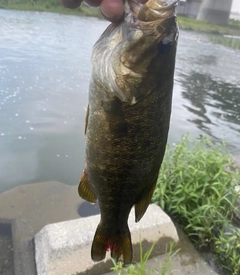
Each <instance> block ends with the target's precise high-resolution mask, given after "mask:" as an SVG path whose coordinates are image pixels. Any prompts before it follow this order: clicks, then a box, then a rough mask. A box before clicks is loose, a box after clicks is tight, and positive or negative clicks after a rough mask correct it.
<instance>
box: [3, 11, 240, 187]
mask: <svg viewBox="0 0 240 275" xmlns="http://www.w3.org/2000/svg"><path fill="white" fill-rule="evenodd" d="M107 25H108V23H107V22H105V21H101V20H98V19H96V18H84V17H77V16H68V15H59V14H51V13H39V12H24V11H12V10H11V11H8V10H0V156H1V157H0V192H3V191H6V190H9V189H11V188H13V187H15V186H18V185H20V184H25V183H34V182H42V181H49V180H57V181H60V182H64V183H66V184H70V185H76V184H78V182H79V177H80V175H81V173H82V170H83V166H84V147H85V141H84V137H83V132H84V119H85V112H86V107H87V101H88V85H89V80H90V76H91V62H90V55H91V50H92V46H93V44H94V42H95V41H96V40H97V38H98V37H99V35H100V34H101V33H102V31H103V30H104V29H105V28H106V26H107ZM239 63H240V51H235V50H232V49H230V48H226V47H224V46H221V45H216V44H213V43H211V42H210V41H209V38H208V36H207V35H204V34H199V33H194V32H187V31H181V32H180V37H179V47H178V53H177V60H176V73H175V87H174V96H173V110H172V118H171V128H170V133H169V143H170V144H174V143H176V142H177V141H178V140H179V139H180V137H181V135H182V134H185V133H186V132H189V133H190V134H191V136H192V137H193V138H195V137H199V135H202V134H204V135H207V136H209V137H211V138H213V139H214V140H215V141H222V140H225V141H226V142H227V144H228V147H229V150H230V152H231V153H232V154H235V155H239V154H240V73H239V72H240V64H239Z"/></svg>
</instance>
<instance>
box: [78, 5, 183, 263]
mask: <svg viewBox="0 0 240 275" xmlns="http://www.w3.org/2000/svg"><path fill="white" fill-rule="evenodd" d="M176 4H177V1H176V0H149V1H148V2H147V3H146V4H145V5H142V4H139V3H138V2H137V1H134V0H128V1H125V17H124V19H123V21H122V22H121V23H119V24H111V25H110V26H109V27H108V28H107V29H106V30H105V32H104V33H103V34H102V36H101V37H100V39H99V40H98V41H97V42H96V44H95V46H94V48H93V54H92V63H93V71H92V78H91V82H90V88H89V106H88V111H87V116H86V125H85V135H86V166H85V169H84V173H83V175H82V177H81V180H80V184H79V188H78V191H79V195H80V196H81V197H82V198H84V199H85V200H87V201H89V202H92V203H94V202H96V200H98V202H99V207H100V211H101V220H100V223H99V225H98V227H97V230H96V233H95V236H94V240H93V244H92V250H91V256H92V259H93V260H94V261H100V260H103V259H104V258H105V255H106V251H107V250H111V256H112V257H113V258H114V259H116V260H118V259H119V257H120V256H121V255H122V256H123V259H124V263H125V264H128V263H130V262H131V261H132V244H131V235H130V232H129V228H128V223H127V222H128V216H129V213H130V210H131V208H132V207H133V206H135V220H136V222H137V221H139V220H140V219H141V218H142V216H143V215H144V213H145V211H146V209H147V207H148V205H149V203H150V200H151V197H152V194H153V191H154V188H155V185H156V181H157V177H158V173H159V169H160V165H161V162H162V159H163V156H164V152H165V147H166V143H167V137H168V130H169V121H170V114H171V103H172V89H173V76H174V67H175V54H176V47H177V37H178V26H177V23H176V18H175V6H176Z"/></svg>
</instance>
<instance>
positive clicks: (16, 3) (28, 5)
mask: <svg viewBox="0 0 240 275" xmlns="http://www.w3.org/2000/svg"><path fill="white" fill-rule="evenodd" d="M1 8H2V9H15V10H29V11H44V12H53V13H62V14H69V15H80V16H83V15H84V16H95V17H99V18H100V17H101V14H100V12H99V10H98V9H96V8H91V7H88V6H86V5H81V6H80V7H79V8H77V9H67V8H65V7H63V6H62V5H61V4H60V2H59V1H58V0H46V1H44V0H0V9H1Z"/></svg>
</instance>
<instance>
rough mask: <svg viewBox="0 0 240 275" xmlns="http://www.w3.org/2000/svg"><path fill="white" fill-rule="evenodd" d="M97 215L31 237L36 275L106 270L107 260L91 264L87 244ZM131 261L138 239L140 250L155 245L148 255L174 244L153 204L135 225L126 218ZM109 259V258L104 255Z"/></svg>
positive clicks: (165, 221)
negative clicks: (140, 243) (33, 237)
mask: <svg viewBox="0 0 240 275" xmlns="http://www.w3.org/2000/svg"><path fill="white" fill-rule="evenodd" d="M99 219H100V217H99V215H96V216H92V217H88V218H84V219H77V220H72V221H68V222H61V223H57V224H50V225H47V226H45V227H44V228H43V229H42V230H41V231H40V232H39V233H38V234H37V235H36V236H35V259H36V268H37V274H38V275H59V274H61V275H64V274H66V275H70V274H74V273H75V274H76V273H77V272H78V273H79V274H91V275H94V274H96V275H100V274H103V273H104V272H107V271H109V267H110V261H109V260H106V261H107V263H106V261H105V262H100V263H97V264H94V263H93V262H92V260H91V257H90V250H91V244H92V240H93V237H94V233H95V230H96V227H97V224H98V222H99ZM129 228H130V231H131V236H132V243H133V249H134V260H137V259H139V254H138V251H139V247H138V245H139V240H140V238H141V240H142V246H143V251H147V250H148V249H149V248H150V247H151V245H152V243H153V242H156V245H155V247H154V251H153V253H152V255H156V254H157V255H159V254H162V253H164V252H165V249H166V245H167V244H169V242H170V241H174V242H178V240H179V239H178V234H177V231H176V228H175V226H174V225H173V223H172V221H171V219H170V218H169V217H168V216H167V215H166V214H165V213H164V212H163V211H162V210H161V209H160V208H159V207H158V206H156V205H150V206H149V208H148V210H147V213H146V214H145V215H144V217H143V218H142V219H141V221H140V222H139V223H135V222H134V212H133V210H132V211H131V213H130V216H129ZM108 259H109V255H108Z"/></svg>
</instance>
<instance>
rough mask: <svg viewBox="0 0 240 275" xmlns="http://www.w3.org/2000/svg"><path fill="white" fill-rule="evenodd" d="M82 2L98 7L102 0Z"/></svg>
mask: <svg viewBox="0 0 240 275" xmlns="http://www.w3.org/2000/svg"><path fill="white" fill-rule="evenodd" d="M84 2H85V3H86V4H87V5H89V6H92V7H98V6H99V5H100V4H101V2H102V0H84Z"/></svg>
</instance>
